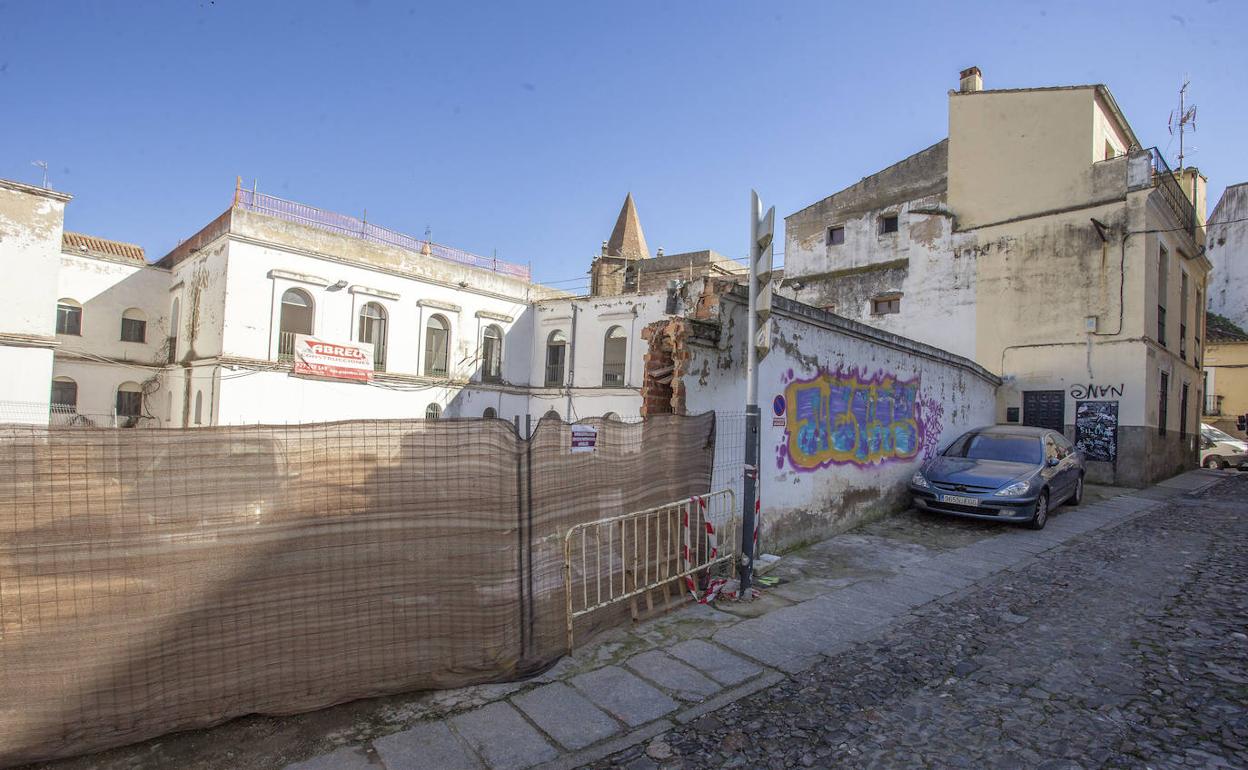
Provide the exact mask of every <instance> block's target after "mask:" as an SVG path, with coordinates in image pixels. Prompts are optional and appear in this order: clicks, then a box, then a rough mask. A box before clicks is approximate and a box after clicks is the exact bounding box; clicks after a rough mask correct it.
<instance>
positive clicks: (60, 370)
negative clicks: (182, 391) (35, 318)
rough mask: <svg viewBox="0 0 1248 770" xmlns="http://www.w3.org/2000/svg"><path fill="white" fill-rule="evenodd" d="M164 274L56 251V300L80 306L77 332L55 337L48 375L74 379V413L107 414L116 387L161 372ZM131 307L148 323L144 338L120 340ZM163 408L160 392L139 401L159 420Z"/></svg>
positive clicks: (164, 333) (113, 402)
mask: <svg viewBox="0 0 1248 770" xmlns="http://www.w3.org/2000/svg"><path fill="white" fill-rule="evenodd" d="M169 278H170V276H169V271H167V270H164V269H161V268H158V267H154V266H151V265H140V264H137V263H135V262H129V261H122V260H118V259H105V258H101V257H95V256H91V255H88V254H75V253H73V252H65V253H63V254H62V255H61V260H60V270H59V273H58V280H57V298H58V300H59V299H61V298H64V299H71V300H73V301H75V302H77V303H78V304H79V305H81V306H82V327H81V331H82V333H81V334H80V335H65V334H61V335H58V336H57V340H58V341H59V342H60V346H59V347H58V348H57V349H56V363H55V365H54V367H53V376H54V377H69V378H70V379H72V380H73V381H74V382H75V383H77V385H78V405H77V411H78V413H79V414H82V415H90V416H92V417H93V418H94V417H99V416H104V415H111V414H112V412H113V409H114V407H115V406H116V399H117V387H118V386H119V385H121V384H122V383H125V382H132V383H136V384H142V383H143V382H144V381H146V380H151V379H153V378H157V379H159V377H160V376H161V373H162V369H163V367H164V365H165V363H166V362H167V361H168V354H167V352H166V344H165V340H166V336H167V335H168V333H169V318H168V312H169V310H168V307H167V306H166V304H165V302H164V297H165V294H166V292H167V291H168V287H169ZM131 309H133V310H138V311H140V312H141V313H142V314H143V316H144V318H145V320H146V321H147V334H146V339H145V341H144V342H124V341H122V339H121V319H122V314H123V313H124V312H125V311H127V310H131ZM98 358H108V359H111V360H113V361H116V362H117V363H107V362H103V361H99V360H96V359H98ZM166 409H167V402H166V399H165V398H164V394H157V393H153V394H152V397H151V398H149V399H148V400H147V403H145V405H144V410H145V412H146V413H147V414H150V415H152V416H153V417H155V418H157V419H159V420H161V421H164V419H165V418H166V417H167V415H166Z"/></svg>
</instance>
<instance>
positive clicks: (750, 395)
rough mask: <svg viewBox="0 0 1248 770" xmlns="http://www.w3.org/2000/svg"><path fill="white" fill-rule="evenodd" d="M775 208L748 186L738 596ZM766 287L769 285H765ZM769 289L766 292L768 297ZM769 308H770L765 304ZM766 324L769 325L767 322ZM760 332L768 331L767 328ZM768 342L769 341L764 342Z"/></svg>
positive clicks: (754, 464) (754, 476)
mask: <svg viewBox="0 0 1248 770" xmlns="http://www.w3.org/2000/svg"><path fill="white" fill-rule="evenodd" d="M775 220H776V209H775V207H774V206H773V207H772V208H770V209H768V211H767V214H766V216H763V202H762V200H761V199H759V197H758V193H757V192H755V191H754V190H750V306H749V313H748V314H747V315H748V319H747V320H746V327H745V328H746V335H747V340H748V341H747V343H746V358H745V479H744V490H743V491H744V494H743V495H742V500H741V564H740V568H739V570H738V573H737V574H738V577H739V579H740V581H741V591H740V594H739V597H740V598H741V599H743V600H747V601H748V600H749V599H750V598H751V590H750V589H751V586H752V584H753V582H754V546H755V545H756V543H755V538H754V528H755V506H756V503H757V502H758V476H759V474H758V457H759V448H760V447H759V423H760V419H759V412H758V349H757V347H756V345H757V342H758V336H759V323H758V322H759V315H758V311H759V281H760V278H761V280H763V281H764V282H766V281H767V280H768V279H769V278H770V276H771V241H772V238H773V237H774V230H775ZM768 288H769V287H768ZM769 297H770V293H769V292H768V298H769ZM767 310H768V311H770V308H767ZM768 327H769V325H768ZM764 332H766V333H767V334H768V335H769V334H770V328H765V329H764ZM768 346H769V342H768Z"/></svg>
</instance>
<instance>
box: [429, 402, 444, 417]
mask: <svg viewBox="0 0 1248 770" xmlns="http://www.w3.org/2000/svg"><path fill="white" fill-rule="evenodd" d="M441 417H442V407H441V406H439V405H438V404H430V405H429V406H427V407H425V419H426V420H437V419H439V418H441Z"/></svg>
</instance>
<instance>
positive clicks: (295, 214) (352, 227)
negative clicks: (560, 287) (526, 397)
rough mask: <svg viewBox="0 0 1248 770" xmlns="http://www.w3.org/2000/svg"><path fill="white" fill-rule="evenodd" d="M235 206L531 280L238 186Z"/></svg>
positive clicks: (506, 266) (504, 267) (499, 265)
mask: <svg viewBox="0 0 1248 770" xmlns="http://www.w3.org/2000/svg"><path fill="white" fill-rule="evenodd" d="M234 205H235V206H237V207H238V208H241V209H245V210H247V211H255V212H256V213H259V214H265V215H267V216H271V217H276V218H278V219H284V220H286V221H287V222H295V223H297V224H301V225H307V226H309V227H315V228H317V229H318V230H325V231H327V232H331V233H337V234H338V235H345V236H348V237H350V238H358V239H360V240H362V241H369V242H370V243H382V244H386V245H388V246H397V247H399V248H400V249H407V250H408V251H413V252H416V253H418V254H423V253H428V254H429V255H430V256H433V257H436V258H438V259H441V260H445V261H447V262H455V263H457V264H460V265H468V266H469V267H477V268H481V269H483V270H490V271H492V272H495V273H501V274H503V275H509V276H512V277H515V278H520V279H522V280H525V281H528V280H530V276H531V271H530V270H529V266H528V265H519V264H515V263H512V262H504V261H503V260H501V259H497V258H494V257H483V256H481V255H479V254H472V253H470V252H467V251H463V250H461V249H456V248H452V247H450V246H443V245H441V244H438V243H434V242H432V241H426V240H422V239H420V238H414V237H412V236H410V235H405V234H403V233H400V232H395V231H394V230H390V229H388V228H385V227H379V226H378V225H375V224H373V223H371V222H367V221H365V220H363V219H359V218H357V217H352V216H348V215H346V214H338V213H335V212H333V211H325V210H324V209H318V208H316V207H315V206H308V205H307V204H304V203H296V202H295V201H288V200H285V199H284V198H278V197H276V196H273V195H268V194H266V193H262V192H258V191H256V190H248V189H246V188H244V187H243V186H242V185H238V186H237V187H235V189H234Z"/></svg>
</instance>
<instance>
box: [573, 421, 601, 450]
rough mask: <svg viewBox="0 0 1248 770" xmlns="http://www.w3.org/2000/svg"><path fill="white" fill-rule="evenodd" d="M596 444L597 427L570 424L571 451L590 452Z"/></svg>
mask: <svg viewBox="0 0 1248 770" xmlns="http://www.w3.org/2000/svg"><path fill="white" fill-rule="evenodd" d="M597 446H598V429H597V428H595V427H594V426H592V425H573V426H572V451H573V452H592V451H594V449H595V448H597Z"/></svg>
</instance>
